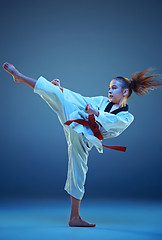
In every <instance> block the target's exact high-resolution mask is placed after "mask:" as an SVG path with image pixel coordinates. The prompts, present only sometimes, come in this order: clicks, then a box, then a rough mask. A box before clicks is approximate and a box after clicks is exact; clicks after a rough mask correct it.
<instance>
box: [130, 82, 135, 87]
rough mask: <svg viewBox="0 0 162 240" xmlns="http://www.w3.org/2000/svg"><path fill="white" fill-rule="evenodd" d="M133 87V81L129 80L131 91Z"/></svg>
mask: <svg viewBox="0 0 162 240" xmlns="http://www.w3.org/2000/svg"><path fill="white" fill-rule="evenodd" d="M134 86H135V84H134V81H133V80H130V87H131V89H134Z"/></svg>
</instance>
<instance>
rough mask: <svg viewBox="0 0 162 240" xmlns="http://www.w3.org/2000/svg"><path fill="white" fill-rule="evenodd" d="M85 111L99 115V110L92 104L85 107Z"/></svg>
mask: <svg viewBox="0 0 162 240" xmlns="http://www.w3.org/2000/svg"><path fill="white" fill-rule="evenodd" d="M85 112H86V113H92V114H95V115H96V116H99V112H98V111H97V110H96V109H94V108H93V106H92V104H87V105H86V107H85Z"/></svg>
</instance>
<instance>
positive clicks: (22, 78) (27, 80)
mask: <svg viewBox="0 0 162 240" xmlns="http://www.w3.org/2000/svg"><path fill="white" fill-rule="evenodd" d="M3 68H4V69H5V70H6V71H7V72H8V73H10V74H11V75H12V76H13V79H14V81H15V82H16V83H20V82H22V83H25V84H26V85H28V86H29V87H31V88H34V86H35V83H36V81H37V80H35V79H33V78H29V77H26V76H25V75H23V74H22V73H20V72H19V71H18V70H17V69H16V68H15V67H14V66H13V65H12V64H11V63H7V62H6V63H4V64H3Z"/></svg>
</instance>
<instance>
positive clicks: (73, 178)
mask: <svg viewBox="0 0 162 240" xmlns="http://www.w3.org/2000/svg"><path fill="white" fill-rule="evenodd" d="M34 92H35V93H37V94H39V95H40V96H41V97H42V98H43V99H44V100H45V101H46V102H47V104H48V105H49V106H50V107H51V108H52V110H54V111H55V112H56V114H57V116H58V119H59V121H60V123H61V124H62V126H63V129H64V132H65V136H66V140H67V144H68V157H69V161H68V172H67V180H66V183H65V187H64V189H65V190H66V191H67V192H68V193H69V194H70V195H72V196H73V197H75V198H77V199H80V200H81V199H82V198H83V195H84V193H85V188H84V184H85V180H86V173H87V171H88V166H87V161H88V155H89V151H90V150H91V149H92V147H93V146H95V147H96V149H97V151H98V152H99V153H103V146H102V142H101V141H100V140H99V139H98V138H97V137H95V136H94V133H93V131H92V130H91V129H90V127H89V126H83V125H81V124H79V123H76V122H73V123H72V124H70V125H69V126H67V125H65V124H64V123H65V122H66V121H68V120H75V119H84V120H88V115H89V114H88V113H86V112H85V111H84V110H85V107H86V105H87V104H92V106H93V107H94V108H95V109H97V110H98V111H99V116H98V117H97V116H96V115H95V121H96V123H97V124H98V126H99V130H100V132H101V134H102V136H103V138H104V139H105V138H112V137H116V136H118V135H120V134H121V133H122V132H123V131H124V130H125V129H126V128H127V127H128V126H129V125H130V124H131V122H132V121H133V120H134V116H133V115H132V114H131V113H129V112H128V111H127V110H128V105H127V107H123V108H120V109H117V110H115V111H113V112H112V113H109V112H105V110H106V109H108V108H109V109H108V110H110V108H111V105H112V103H111V102H110V101H109V98H107V97H103V96H97V97H83V96H82V95H81V94H79V93H75V92H73V91H71V90H69V89H66V88H63V93H62V91H61V90H60V88H59V87H58V86H55V85H54V84H52V83H51V82H49V81H48V80H46V79H45V78H44V77H43V76H40V77H39V78H38V80H37V82H36V84H35V86H34Z"/></svg>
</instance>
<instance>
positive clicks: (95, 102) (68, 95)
mask: <svg viewBox="0 0 162 240" xmlns="http://www.w3.org/2000/svg"><path fill="white" fill-rule="evenodd" d="M63 94H64V98H65V99H66V100H67V101H69V102H71V103H73V104H74V105H77V106H78V107H79V108H80V109H82V110H84V109H85V106H86V105H87V104H89V103H90V104H92V106H93V107H96V106H99V105H100V104H101V102H102V99H103V97H102V96H96V97H84V96H82V95H81V94H79V93H76V92H73V91H71V90H69V89H67V88H63Z"/></svg>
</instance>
